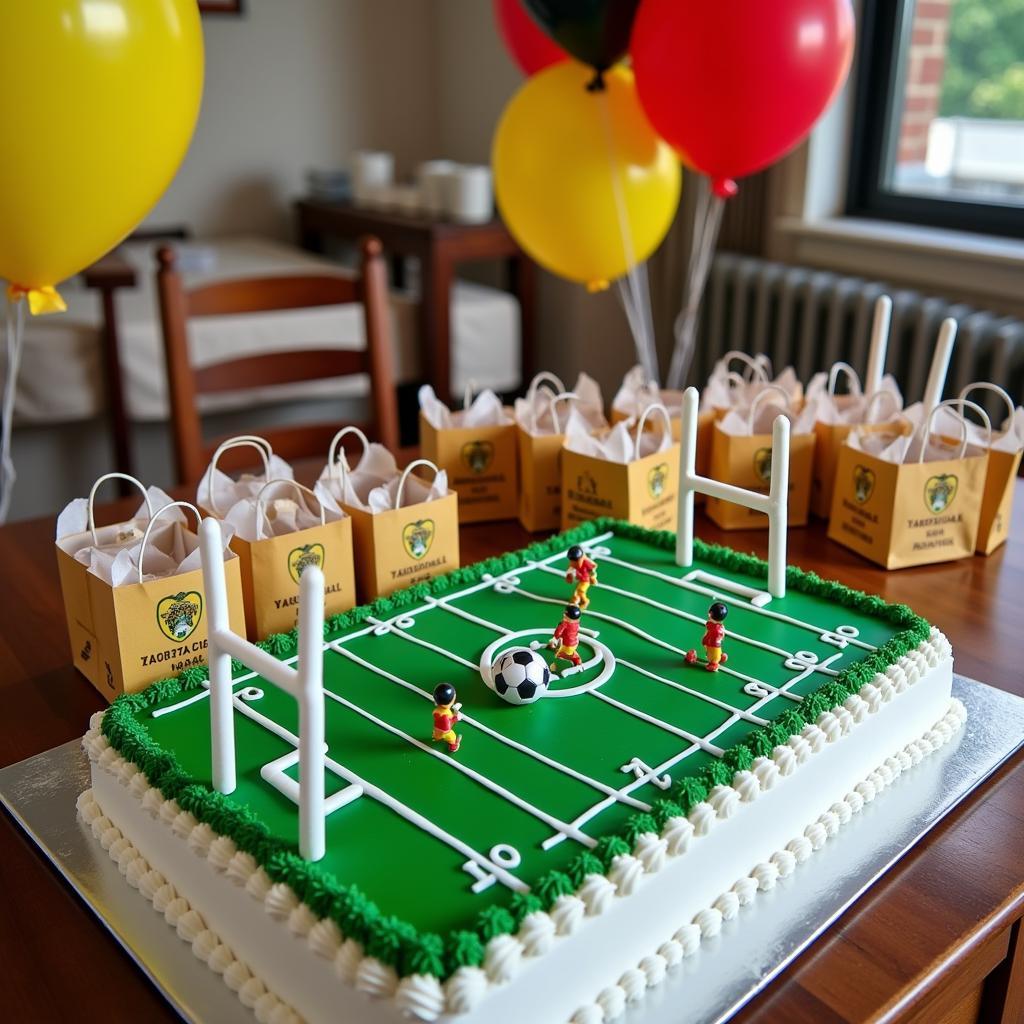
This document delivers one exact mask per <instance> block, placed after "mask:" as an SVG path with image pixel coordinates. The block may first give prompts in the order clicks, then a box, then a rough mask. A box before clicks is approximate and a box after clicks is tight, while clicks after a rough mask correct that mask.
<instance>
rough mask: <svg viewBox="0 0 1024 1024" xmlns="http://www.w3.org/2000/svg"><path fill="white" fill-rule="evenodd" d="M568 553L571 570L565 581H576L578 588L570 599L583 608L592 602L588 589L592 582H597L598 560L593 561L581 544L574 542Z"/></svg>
mask: <svg viewBox="0 0 1024 1024" xmlns="http://www.w3.org/2000/svg"><path fill="white" fill-rule="evenodd" d="M567 554H568V556H569V571H568V572H567V573H566V574H565V582H566V583H572V582H573V581H575V583H576V589H575V590H574V591H573V592H572V598H571V599H570V600H571V601H572V603H573V604H574V605H576V606H577V607H579V608H580V609H581V610H583V609H586V607H587V605H589V604H590V598H589V597H587V591H588V590H589V589H590V585H591V583H596V582H597V562H592V561H591V560H590V559H589V558H587V556H586V555H585V554H584V553H583V548H581V547H580V546H579V544H573V546H572V547H571V548H569V550H568V552H567Z"/></svg>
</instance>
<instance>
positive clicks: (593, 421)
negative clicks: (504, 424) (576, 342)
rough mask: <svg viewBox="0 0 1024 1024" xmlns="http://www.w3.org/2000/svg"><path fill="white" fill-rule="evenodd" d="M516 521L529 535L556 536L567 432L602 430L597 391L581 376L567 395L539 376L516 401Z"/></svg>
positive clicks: (550, 376) (561, 386)
mask: <svg viewBox="0 0 1024 1024" xmlns="http://www.w3.org/2000/svg"><path fill="white" fill-rule="evenodd" d="M514 415H515V421H516V435H517V438H516V449H517V452H518V458H519V521H520V522H521V523H522V524H523V527H524V528H525V529H527V530H530V531H531V532H536V531H537V530H557V529H558V527H559V524H560V523H561V520H562V444H563V442H564V440H565V433H566V431H567V430H569V429H573V430H579V429H582V430H587V431H591V432H593V431H596V430H603V429H604V428H606V427H607V425H608V424H607V423H606V422H605V418H604V413H603V411H602V400H601V389H600V388H599V387H598V385H597V382H596V381H594V380H592V379H591V378H590V377H588V376H587V375H586V374H585V373H581V374H580V375H579V377H578V378H577V380H576V386H575V387H574V388H573V390H572V391H566V389H565V385H564V384H563V383H562V382H561V380H559V378H558V377H556V376H555V375H554V374H553V373H547V372H544V373H538V374H537V375H536V376H535V377H534V378H533V380H532V381H531V382H530V386H529V388H528V389H527V392H526V397H525V398H519V399H516V403H515V407H514Z"/></svg>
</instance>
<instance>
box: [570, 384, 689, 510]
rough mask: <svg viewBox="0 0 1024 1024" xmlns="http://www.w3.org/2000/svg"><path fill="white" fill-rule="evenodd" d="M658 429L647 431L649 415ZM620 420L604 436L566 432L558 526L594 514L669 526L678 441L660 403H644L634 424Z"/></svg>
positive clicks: (676, 477)
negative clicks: (637, 420)
mask: <svg viewBox="0 0 1024 1024" xmlns="http://www.w3.org/2000/svg"><path fill="white" fill-rule="evenodd" d="M652 414H655V415H657V416H658V417H659V418H660V422H661V424H662V430H661V432H660V433H659V432H655V431H648V430H646V429H645V428H646V426H647V422H648V420H649V419H650V417H651V415H652ZM630 424H631V421H629V420H622V421H620V422H619V423H617V424H615V425H614V426H613V427H612V428H611V429H610V430H608V431H605V432H604V433H603V435H599V436H590V435H587V434H585V433H583V432H580V433H567V434H566V443H565V447H564V449H563V451H562V529H568V528H569V527H570V526H574V525H576V524H577V523H581V522H584V521H585V520H588V519H596V518H597V517H599V516H611V517H612V518H614V519H625V520H627V521H629V522H631V523H636V524H638V525H639V526H646V527H648V528H649V529H652V530H674V529H675V524H676V512H677V510H678V507H679V442H678V441H673V440H672V422H671V420H670V419H669V414H668V410H667V409H666V408H665V406H664V405H661V404H660V403H655V404H653V405H650V406H648V408H647V409H645V410H644V412H643V415H642V416H641V417H640V420H639V422H638V423H637V424H636V426H635V427H632V426H631V425H630Z"/></svg>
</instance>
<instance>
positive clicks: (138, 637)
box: [87, 501, 244, 700]
mask: <svg viewBox="0 0 1024 1024" xmlns="http://www.w3.org/2000/svg"><path fill="white" fill-rule="evenodd" d="M173 508H184V509H188V510H189V511H191V512H192V513H193V514H194V515H195V517H196V525H197V526H198V522H199V518H200V516H199V511H198V509H196V508H195V506H193V505H190V504H189V503H188V502H185V501H174V502H171V503H170V504H168V505H164V507H163V508H161V509H159V510H158V511H157V512H155V513H154V515H153V517H152V518H151V519H150V521H149V525H148V526H147V527H146V531H145V533H144V534H143V537H142V543H141V545H140V547H139V549H138V560H137V565H135V564H134V561H133V560H132V565H131V574H130V575H129V576H128V577H127V578H125V579H124V580H123V581H122V582H120V583H118V584H117V585H113V584H112V583H111V582H110V581H109V580H108V579H105V578H101V577H100V576H99V575H97V574H96V572H95V570H90V572H89V574H88V580H87V583H88V595H89V603H90V605H91V608H92V619H93V624H94V626H95V630H96V643H97V650H98V658H97V661H98V665H99V677H98V679H97V680H93V683H94V685H95V686H96V689H98V690H99V691H100V693H102V694H103V695H104V696H105V697H106V698H107V699H108V700H113V698H114V697H116V696H118V694H121V693H134V692H136V691H138V690H141V689H143V688H144V687H146V686H148V685H149V684H150V683H154V682H156V681H157V680H159V679H165V678H167V677H168V676H173V675H176V674H177V673H179V672H181V671H183V670H184V669H186V668H190V667H192V666H194V665H201V664H204V663H205V662H206V648H207V638H208V633H207V621H206V614H205V613H206V593H205V590H204V587H203V573H202V568H201V565H200V562H199V538H198V536H197V535H196V534H195V533H193V532H192V531H191V530H189V529H187V528H186V527H185V526H183V525H182V524H181V523H180V522H179V523H160V519H161V517H162V516H165V515H166V513H167V512H168V511H169V510H170V509H173ZM125 558H127V556H126V555H125ZM224 563H225V565H224V568H225V576H226V580H227V598H228V611H229V617H230V622H231V628H232V629H235V630H241V628H242V626H243V623H244V615H243V610H242V585H241V577H240V573H239V568H240V566H239V560H238V558H237V557H236V556H235V555H234V554H232V552H231V551H230V550H225V552H224ZM168 565H170V566H174V565H178V566H184V565H187V566H189V568H188V569H187V570H186V571H180V569H174V570H173V571H171V572H169V573H168V572H165V568H166V566H168ZM154 570H155V572H154ZM147 577H148V578H147Z"/></svg>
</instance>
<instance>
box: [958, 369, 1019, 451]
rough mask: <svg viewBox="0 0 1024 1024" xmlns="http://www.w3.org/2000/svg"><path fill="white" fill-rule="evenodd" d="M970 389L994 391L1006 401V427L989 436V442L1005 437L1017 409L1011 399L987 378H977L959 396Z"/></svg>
mask: <svg viewBox="0 0 1024 1024" xmlns="http://www.w3.org/2000/svg"><path fill="white" fill-rule="evenodd" d="M972 391H994V392H995V393H996V394H997V395H998V396H999V397H1000V398H1001V399H1002V400H1003V401H1004V402H1005V403H1006V408H1007V410H1008V412H1009V413H1010V416H1009V418H1008V419H1007V421H1006V428H1005V429H1004V430H1000V431H999V433H998V434H995V435H993V436H991V437H990V439H989V444H991V443H992V442H993V441H998V440H999V439H1000V438H1002V437H1006V435H1007V434H1008V433H1009V432H1010V428H1011V427H1012V426H1013V417H1014V414H1015V413H1016V411H1017V410H1016V408H1015V407H1014V404H1013V399H1012V398H1011V397H1010V396H1009V395H1008V394H1007V393H1006V392H1005V391H1004V390H1003V389H1002V388H1001V387H1000V386H999V385H998V384H990V383H989V382H988V381H987V380H978V381H975V382H974V383H973V384H968V385H967V387H965V388H964V389H963V391H961V392H960V397H961V398H966V397H967V395H968V394H969V393H970V392H972ZM990 429H991V428H990Z"/></svg>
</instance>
